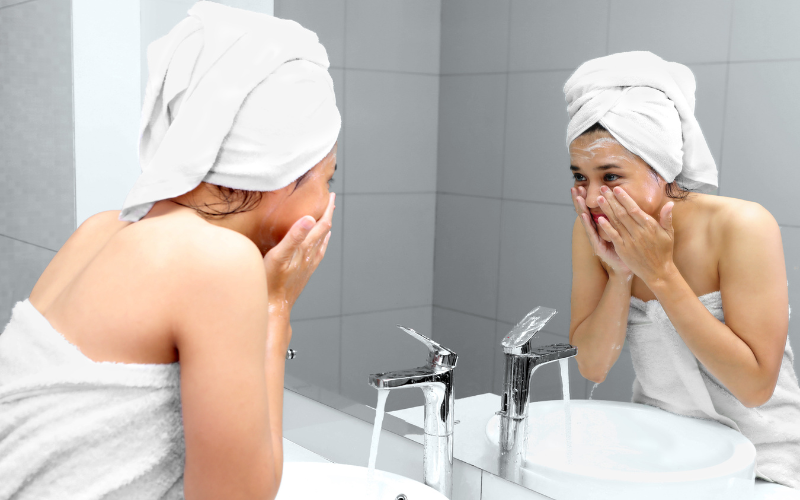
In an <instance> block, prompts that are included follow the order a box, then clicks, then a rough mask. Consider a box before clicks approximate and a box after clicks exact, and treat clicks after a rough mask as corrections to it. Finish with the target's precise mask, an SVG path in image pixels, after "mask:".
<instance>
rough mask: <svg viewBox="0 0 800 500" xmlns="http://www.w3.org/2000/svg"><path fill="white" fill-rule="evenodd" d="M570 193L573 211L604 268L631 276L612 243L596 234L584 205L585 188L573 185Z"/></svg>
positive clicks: (619, 274) (621, 274)
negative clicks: (576, 214)
mask: <svg viewBox="0 0 800 500" xmlns="http://www.w3.org/2000/svg"><path fill="white" fill-rule="evenodd" d="M570 193H572V203H573V205H575V211H576V212H577V213H578V217H580V219H581V223H582V224H583V229H584V230H585V231H586V236H587V237H588V238H589V242H590V243H591V244H592V249H593V250H594V254H595V255H597V256H598V257H599V258H600V261H601V262H602V263H603V267H605V268H606V271H607V272H609V274H610V273H612V272H613V273H614V274H616V275H618V276H626V277H627V276H631V275H632V274H633V273H632V272H631V270H630V268H628V266H627V265H626V264H625V262H623V260H622V259H620V257H619V255H617V252H616V251H615V249H614V245H613V244H611V243H609V242H607V241H605V240H603V239H601V238H600V235H598V234H597V229H595V227H594V224H593V223H592V216H591V215H590V212H589V208H588V207H587V206H586V189H585V188H584V187H582V186H579V187H573V188H571V189H570ZM579 234H580V233H579Z"/></svg>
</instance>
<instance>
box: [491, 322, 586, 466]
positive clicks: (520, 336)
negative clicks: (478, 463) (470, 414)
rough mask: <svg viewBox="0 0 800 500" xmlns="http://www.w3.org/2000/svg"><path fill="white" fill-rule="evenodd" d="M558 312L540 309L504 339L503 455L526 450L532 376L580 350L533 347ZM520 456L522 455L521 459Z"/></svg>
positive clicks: (560, 347) (501, 429) (566, 346)
mask: <svg viewBox="0 0 800 500" xmlns="http://www.w3.org/2000/svg"><path fill="white" fill-rule="evenodd" d="M556 312H557V311H556V310H555V309H550V308H547V307H537V308H535V309H534V310H533V311H531V312H529V313H528V315H527V316H525V318H524V319H523V320H522V321H520V322H519V323H518V324H517V326H515V327H514V328H513V329H512V330H511V332H510V333H509V334H508V335H507V336H506V337H505V338H504V339H503V342H502V345H503V355H504V358H505V374H504V375H503V398H502V400H501V403H500V405H501V407H500V411H499V412H498V414H499V415H500V447H501V449H502V450H503V452H504V453H508V452H517V453H521V452H522V451H523V450H525V446H524V441H525V437H526V436H527V432H526V425H527V417H528V394H529V391H530V383H531V375H533V372H534V371H536V369H537V368H539V367H540V366H542V365H544V364H547V363H551V362H553V361H557V360H559V359H564V358H570V357H572V356H575V355H576V354H578V349H577V348H576V347H575V346H572V345H570V344H552V345H548V346H543V347H533V346H532V345H531V344H532V341H533V337H534V336H535V335H536V334H537V333H538V332H539V330H541V329H542V328H543V327H544V325H545V323H547V322H548V321H549V320H550V318H552V317H553V316H554V315H555V314H556ZM520 456H521V455H520Z"/></svg>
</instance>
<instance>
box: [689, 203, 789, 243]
mask: <svg viewBox="0 0 800 500" xmlns="http://www.w3.org/2000/svg"><path fill="white" fill-rule="evenodd" d="M701 203H702V204H703V205H704V206H705V208H706V211H707V213H708V214H709V216H710V222H711V223H712V226H713V227H716V228H719V229H720V231H721V236H722V237H723V238H724V239H729V238H732V237H733V238H735V237H739V236H741V235H742V233H746V234H748V235H755V234H765V233H767V234H768V233H770V232H775V231H780V230H779V228H778V223H777V221H776V220H775V217H773V215H772V214H771V213H770V212H769V210H767V209H766V208H764V207H763V206H762V205H761V204H760V203H756V202H754V201H748V200H742V199H739V198H729V197H726V196H711V195H706V196H705V197H704V198H703V199H702V201H701Z"/></svg>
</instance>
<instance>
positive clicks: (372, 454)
mask: <svg viewBox="0 0 800 500" xmlns="http://www.w3.org/2000/svg"><path fill="white" fill-rule="evenodd" d="M387 397H389V391H388V390H387V389H378V404H377V405H375V426H374V427H373V428H372V444H371V445H370V447H369V467H368V468H369V472H370V474H371V473H372V471H374V470H375V461H376V460H377V459H378V441H380V438H381V427H382V426H383V414H384V411H383V409H384V408H385V407H386V398H387Z"/></svg>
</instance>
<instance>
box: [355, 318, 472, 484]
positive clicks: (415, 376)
mask: <svg viewBox="0 0 800 500" xmlns="http://www.w3.org/2000/svg"><path fill="white" fill-rule="evenodd" d="M397 327H398V328H400V329H401V330H403V331H404V332H406V333H407V334H409V335H411V336H412V337H414V338H415V339H417V340H419V341H420V342H422V343H423V344H425V346H426V347H427V348H428V349H429V350H430V354H429V355H428V362H427V363H426V364H425V366H420V367H419V368H412V369H410V370H398V371H393V372H386V373H373V374H372V375H370V376H369V383H370V385H371V386H373V387H375V388H376V389H379V390H380V389H402V388H405V387H419V388H420V389H422V392H423V393H424V395H425V444H424V455H423V481H424V482H425V484H427V485H428V486H430V487H432V488H433V489H435V490H436V491H438V492H440V493H442V494H443V495H445V496H446V497H447V498H451V496H452V492H453V406H454V398H453V368H455V367H456V360H457V359H458V355H456V353H454V352H453V351H451V350H449V349H446V348H444V347H442V346H441V345H439V344H438V343H436V342H434V341H433V340H431V339H429V338H428V337H425V336H424V335H420V334H419V333H417V332H415V331H414V330H412V329H410V328H405V327H402V326H400V325H397Z"/></svg>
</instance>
